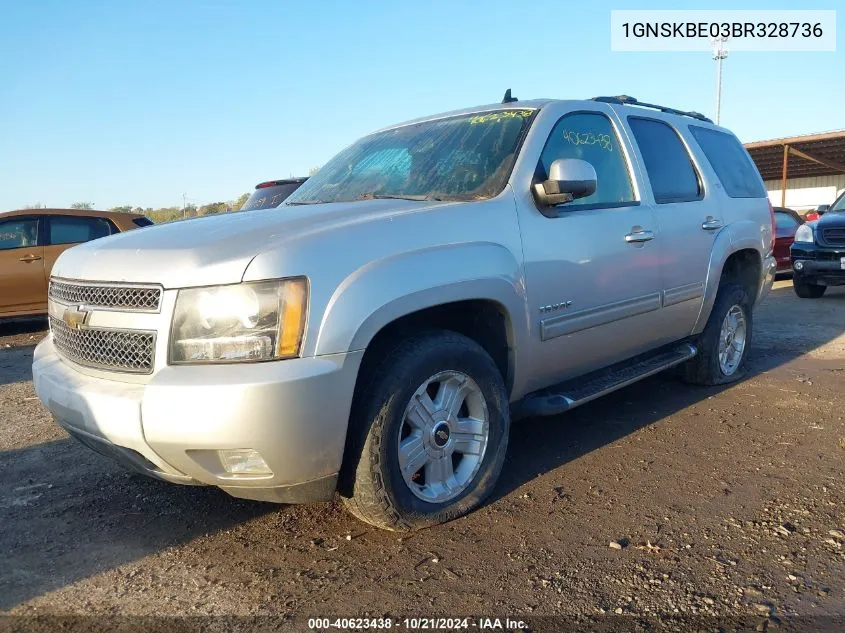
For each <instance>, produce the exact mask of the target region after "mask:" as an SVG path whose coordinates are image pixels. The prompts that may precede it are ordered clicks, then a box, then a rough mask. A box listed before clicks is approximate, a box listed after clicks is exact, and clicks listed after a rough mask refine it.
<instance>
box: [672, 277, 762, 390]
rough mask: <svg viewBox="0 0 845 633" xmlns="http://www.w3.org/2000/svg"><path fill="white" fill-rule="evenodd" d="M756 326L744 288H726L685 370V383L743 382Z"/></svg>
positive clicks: (730, 284) (719, 296) (735, 285)
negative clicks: (695, 352) (696, 350)
mask: <svg viewBox="0 0 845 633" xmlns="http://www.w3.org/2000/svg"><path fill="white" fill-rule="evenodd" d="M753 325H754V319H753V315H752V310H751V299H750V298H749V297H748V294H747V293H746V292H745V290H744V289H743V287H742V286H740V285H739V284H737V283H732V282H729V283H726V284H724V285H722V286H721V287H720V288H719V291H718V293H717V294H716V301H715V302H714V304H713V310H712V311H711V312H710V318H709V319H707V325H705V326H704V331H703V332H702V333H701V336H700V337H699V338H698V354H696V355H695V356H694V357H693V358H692V359H691V360H689V361H688V362H687V363H686V364H685V365H684V367H683V371H684V374H683V377H684V380H686V381H687V382H690V383H693V384H697V385H724V384H728V383H731V382H734V381H737V380H739V379H740V378H742V377H743V376H744V375H745V364H746V358H747V356H748V348H749V347H750V346H751V335H752V331H753Z"/></svg>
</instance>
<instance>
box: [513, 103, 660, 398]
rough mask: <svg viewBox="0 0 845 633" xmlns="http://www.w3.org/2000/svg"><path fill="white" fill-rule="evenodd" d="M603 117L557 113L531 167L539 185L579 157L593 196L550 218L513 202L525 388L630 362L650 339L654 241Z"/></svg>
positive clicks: (656, 304)
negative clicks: (521, 260)
mask: <svg viewBox="0 0 845 633" xmlns="http://www.w3.org/2000/svg"><path fill="white" fill-rule="evenodd" d="M597 107H601V106H597ZM611 116H612V113H611V112H605V111H603V110H599V109H597V110H595V111H592V110H591V111H577V112H571V113H568V114H564V115H563V116H562V117H561V118H560V119H559V120H558V121H557V123H556V124H555V125H554V127H553V129H552V131H551V133H550V135H549V137H548V140H547V141H546V145H545V147H544V149H543V150H542V154H541V157H540V162H539V165H538V166H537V173H536V176H535V181H537V182H539V181H542V180H544V179H545V178H546V177H547V174H548V169H549V166H550V165H551V163H552V162H553V161H554V160H557V159H559V158H577V159H581V160H585V161H587V162H589V163H590V164H591V165H592V166H593V167H594V168H595V170H596V174H597V189H596V192H595V193H594V194H592V195H590V196H588V197H585V198H581V199H579V200H574V201H572V202H569V203H566V204H563V205H559V206H558V207H557V210H558V214H557V216H556V217H551V218H550V217H547V216H546V215H543V214H541V213H540V211H539V210H538V208H537V207H536V205H533V204H530V203H528V202H526V201H528V200H529V198H525V197H520V196H517V199H518V200H522V201H523V202H522V203H518V204H520V205H521V206H522V207H523V208H520V209H519V214H520V225H521V231H522V237H523V248H524V252H525V276H526V284H527V294H528V303H529V310H530V315H529V317H530V319H531V322H532V325H535V326H536V327H535V328H533V334H534V335H533V337H532V350H531V358H532V371H531V376H532V378H530V379H529V380H528V385H527V388H528V389H529V390H530V389H532V388H534V389H536V388H540V387H543V386H546V384H548V383H550V382H556V381H559V380H564V379H566V378H570V377H573V376H577V375H580V374H583V373H585V372H588V371H590V370H593V369H597V368H599V367H603V366H605V365H608V364H611V363H613V362H616V361H620V360H624V359H626V358H629V357H631V356H634V355H636V354H638V353H640V352H643V351H646V350H647V349H649V348H650V347H653V346H654V344H655V340H656V338H657V337H659V336H660V334H659V332H656V331H655V329H656V328H655V327H654V326H655V323H656V321H657V320H658V318H659V317H657V315H658V314H659V312H660V305H661V303H660V258H659V252H658V248H659V241H660V237H661V236H660V235H659V233H658V231H657V227H656V225H655V221H654V216H653V210H652V208H651V207H650V206H649V205H643V204H640V201H639V196H638V195H637V191H638V189H639V188H638V187H635V186H634V183H635V182H636V178H635V176H634V172H633V170H632V168H631V161H630V157H629V155H628V152H627V151H626V148H625V146H624V145H623V144H622V143H620V140H619V134H618V133H617V129H616V126H615V124H614V122H613V121H612V119H611ZM543 383H546V384H543Z"/></svg>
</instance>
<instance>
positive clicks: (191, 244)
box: [33, 95, 775, 530]
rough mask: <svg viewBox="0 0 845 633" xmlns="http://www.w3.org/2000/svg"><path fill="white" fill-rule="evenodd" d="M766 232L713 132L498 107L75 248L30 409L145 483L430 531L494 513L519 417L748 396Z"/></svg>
mask: <svg viewBox="0 0 845 633" xmlns="http://www.w3.org/2000/svg"><path fill="white" fill-rule="evenodd" d="M508 97H509V95H508ZM773 236H774V231H773V217H772V214H771V207H770V205H769V203H768V200H767V197H766V190H765V189H764V187H763V183H762V181H761V179H760V176H759V174H758V173H757V171H756V169H755V168H754V165H753V163H752V162H751V160H750V158H749V156H748V155H747V153H746V152H745V150H744V149H743V147H742V145H741V144H740V143H739V142H738V141H737V139H736V137H735V136H734V135H733V134H731V133H730V132H728V131H727V130H724V129H722V128H720V127H717V126H715V125H713V124H712V123H711V122H710V121H709V120H708V119H706V118H704V117H703V116H701V115H699V114H696V113H688V112H680V111H677V110H672V109H670V108H664V107H660V106H651V105H649V104H643V103H639V102H637V101H635V100H634V99H631V98H629V97H611V98H596V99H592V100H586V101H550V100H537V101H527V102H516V101H515V100H514V99H510V98H506V100H505V101H504V102H503V103H501V104H497V105H490V106H483V107H477V108H470V109H467V110H462V111H458V112H451V113H448V114H442V115H438V116H434V117H428V118H425V119H420V120H416V121H411V122H409V123H404V124H401V125H396V126H393V127H389V128H386V129H384V130H381V131H379V132H376V133H375V134H372V135H370V136H367V137H365V138H363V139H361V140H359V141H358V142H356V143H354V144H352V145H351V146H349V147H348V148H346V149H345V150H343V151H342V152H341V153H340V154H338V155H337V156H336V157H335V158H333V159H332V160H331V161H329V162H328V163H327V164H326V165H325V166H323V168H322V169H320V171H319V172H318V173H317V174H316V175H315V176H313V177H312V178H310V179H309V180H308V182H306V183H305V184H304V185H302V187H301V188H300V189H298V190H297V191H296V192H295V193H294V194H293V195H292V196H291V197H290V198H288V199H287V200H286V202H285V204H283V205H282V206H281V207H280V208H279V209H276V210H274V211H273V212H272V213H268V212H266V211H264V212H246V213H240V214H233V215H228V216H227V215H223V216H214V217H204V218H198V219H194V220H189V221H186V222H178V223H174V224H170V225H162V226H155V227H150V228H148V229H146V230H144V231H133V232H130V233H125V234H120V235H115V236H112V237H108V238H105V239H102V240H98V241H96V242H93V243H91V244H86V245H83V246H78V247H75V248H73V249H71V250H69V251H67V252H66V253H64V254H63V255H62V256H61V258H60V259H59V260H58V261H57V262H56V265H55V268H54V269H53V278H52V281H51V284H50V291H49V296H50V305H49V313H50V329H51V335H50V336H48V337H47V338H46V339H45V340H44V341H43V342H42V343H41V344H40V345H39V346H38V348H37V350H36V352H35V361H34V366H33V374H34V377H35V386H36V390H37V393H38V396H39V397H40V399H41V401H42V402H43V403H44V405H45V406H46V407H47V408H48V409H50V411H51V412H52V413H53V414H54V416H55V418H56V421H57V422H58V423H59V424H60V425H61V426H62V427H64V428H65V429H66V430H67V431H68V433H70V434H71V435H73V436H74V437H76V438H78V439H79V440H80V441H81V442H83V443H84V444H86V445H87V446H89V447H90V448H92V449H94V450H96V451H98V452H100V453H103V454H106V455H108V456H111V457H113V458H116V459H117V460H119V461H120V462H122V463H123V464H125V465H127V466H129V467H131V468H134V469H136V470H138V471H140V472H143V473H145V474H148V475H151V476H153V477H157V478H159V479H164V480H166V481H170V482H174V483H181V484H206V485H214V486H219V487H220V488H222V489H223V490H225V491H226V492H228V493H230V494H232V495H234V496H236V497H242V498H247V499H258V500H264V501H276V502H283V503H295V502H307V501H316V500H329V499H331V498H332V497H333V495H334V494H335V492H336V491H337V492H339V493H340V495H341V497H342V498H343V500H344V502H345V503H346V505H347V506H348V507H349V509H350V510H351V511H352V512H353V513H354V514H355V515H356V516H358V517H360V518H361V519H363V520H364V521H367V522H369V523H372V524H374V525H376V526H379V527H382V528H386V529H396V530H408V529H416V528H420V527H424V526H429V525H432V524H436V523H439V522H442V521H447V520H449V519H453V518H455V517H457V516H460V515H462V514H464V513H466V512H468V511H470V510H472V509H473V508H475V507H477V506H478V505H479V504H480V503H482V502H483V500H484V499H485V497H487V496H488V495H489V494H490V493H491V491H492V490H493V488H494V486H495V484H496V480H497V478H498V477H499V473H500V471H501V469H502V463H503V461H504V458H505V452H506V449H507V445H508V433H509V430H510V424H511V420H512V419H516V418H518V417H521V416H551V415H557V414H560V413H562V412H564V411H567V410H569V409H571V408H573V407H576V406H578V405H580V404H583V403H585V402H588V401H590V400H592V399H594V398H597V397H599V396H601V395H603V394H605V393H608V392H611V391H613V390H615V389H618V388H620V387H622V386H624V385H627V384H630V383H632V382H634V381H636V380H639V379H640V378H643V377H645V376H649V375H651V374H654V373H656V372H658V371H661V370H664V369H666V368H669V367H673V366H680V368H681V371H682V373H683V376H685V378H686V379H687V380H689V381H692V382H695V383H700V384H718V383H727V382H730V381H733V380H736V379H738V378H739V377H740V376H742V374H743V370H744V366H745V360H746V355H747V351H748V348H749V343H750V341H751V334H752V325H753V310H754V307H755V305H757V303H758V302H759V301H760V300H761V299H762V298H763V297H764V296H765V295H766V293H767V292H768V291H769V288H770V287H771V283H772V280H773V276H774V271H775V261H774V259H773V257H772V240H773Z"/></svg>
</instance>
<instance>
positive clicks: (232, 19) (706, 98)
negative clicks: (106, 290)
mask: <svg viewBox="0 0 845 633" xmlns="http://www.w3.org/2000/svg"><path fill="white" fill-rule="evenodd" d="M840 2H841V0H835V1H829V0H818V1H815V2H813V4H812V6H811V7H805V6H803V3H799V2H795V1H794V0H793V2H792V3H790V2H780V1H777V0H772V1H769V2H744V3H743V2H738V3H734V4H728V3H725V4H717V5H715V7H710V6H707V7H706V8H726V9H727V8H730V9H754V8H761V9H799V8H813V9H836V8H839V9H840V11H839V13H838V15H837V32H838V33H839V34H840V35H839V37H838V40H839V41H838V50H837V52H814V53H810V52H800V53H799V52H780V53H761V52H741V53H740V52H735V53H733V54H731V55H730V57H729V58H728V59H727V60H726V62H725V64H724V75H723V93H722V95H723V96H722V125H725V126H726V127H729V128H731V129H732V130H733V131H734V132H735V133H736V134H737V135H738V136H739V137H740V139H742V140H743V141H753V140H762V139H769V138H776V137H782V136H788V135H794V134H802V133H812V132H820V131H827V130H832V129H841V128H845V73H843V70H844V69H845V43H844V42H843V36H842V35H841V33H845V24H844V23H843V20H845V17H843V16H845V7H843V6H842V5H840ZM837 5H840V6H837ZM669 8H682V5H681V4H680V3H678V4H673V3H671V2H662V3H660V2H652V3H649V2H647V0H641V1H640V2H628V1H625V0H616V1H615V2H606V1H605V0H590V1H589V2H571V1H565V0H557V1H547V0H534V1H532V2H518V1H515V0H509V1H501V2H500V1H498V0H487V1H484V2H480V1H474V0H466V1H464V0H461V1H458V0H451V1H440V0H428V1H427V2H409V1H403V0H389V1H381V0H360V1H359V2H341V1H339V0H323V2H318V3H294V2H286V1H283V0H267V1H264V0H241V1H240V2H235V1H223V0H218V1H209V0H207V1H205V2H198V1H197V2H195V1H192V0H180V1H179V2H173V1H171V0H164V1H160V0H148V1H145V2H115V1H114V0H108V1H98V0H75V1H74V2H67V1H64V0H52V1H51V0H30V1H27V2H15V1H13V0H0V24H3V37H2V38H0V210H9V209H15V208H20V207H23V206H26V205H33V204H39V203H40V204H46V205H47V206H68V205H70V204H71V203H73V202H82V201H86V202H93V203H94V205H95V207H96V208H109V207H113V206H118V205H127V204H131V205H133V206H142V207H161V206H180V205H181V204H182V197H183V195H185V196H186V197H187V200H188V202H192V203H194V204H204V203H207V202H215V201H220V200H231V199H234V198H237V197H238V196H239V195H240V194H241V193H244V192H247V191H251V190H252V189H253V187H254V186H255V185H256V184H257V183H258V182H260V181H262V180H270V179H275V178H285V177H289V176H291V175H305V174H307V172H308V169H309V168H311V167H315V166H319V165H322V164H323V163H325V162H326V161H327V160H328V159H329V158H331V156H333V155H334V154H335V153H336V152H338V151H339V150H341V149H342V148H343V147H345V146H346V145H348V144H349V143H351V142H353V141H354V140H355V139H357V138H360V137H361V136H363V135H365V134H367V133H369V132H371V131H373V130H376V129H378V128H381V127H384V126H386V125H389V124H392V123H397V122H400V121H404V120H407V119H411V118H415V117H418V116H424V115H427V114H435V113H438V112H443V111H448V110H453V109H457V108H462V107H466V106H472V105H481V104H486V103H497V102H499V101H500V100H501V98H502V95H503V93H504V91H505V89H506V88H511V89H512V90H513V94H514V95H515V96H517V97H519V98H522V99H529V98H540V97H549V98H570V99H571V98H589V97H593V96H596V95H617V94H629V95H633V96H635V97H637V98H638V99H640V100H642V101H650V102H653V103H660V104H665V105H669V106H672V107H677V108H681V109H686V110H697V111H699V112H703V113H704V114H707V115H710V116H712V115H713V112H714V108H715V77H716V71H715V64H714V62H713V61H712V59H711V58H710V55H709V54H708V53H706V52H701V53H666V52H658V53H654V52H652V53H641V52H637V53H632V52H628V53H626V52H611V50H610V10H611V9H669ZM685 8H703V7H700V6H694V5H688V6H687V7H685Z"/></svg>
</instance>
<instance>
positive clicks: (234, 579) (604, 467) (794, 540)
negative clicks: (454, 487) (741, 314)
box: [0, 281, 845, 624]
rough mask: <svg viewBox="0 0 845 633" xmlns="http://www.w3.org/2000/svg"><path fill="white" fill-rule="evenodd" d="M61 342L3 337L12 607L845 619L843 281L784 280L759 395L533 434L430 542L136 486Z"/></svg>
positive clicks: (675, 385) (669, 386) (634, 391)
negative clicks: (800, 288)
mask: <svg viewBox="0 0 845 633" xmlns="http://www.w3.org/2000/svg"><path fill="white" fill-rule="evenodd" d="M43 328H44V323H43V321H30V322H18V323H12V324H6V325H3V326H0V474H1V475H2V476H0V493H1V494H0V550H1V551H2V554H1V555H0V556H2V558H1V559H0V560H2V563H0V612H5V613H7V614H103V615H115V614H174V615H176V614H242V615H260V614H276V615H278V614H284V613H296V614H300V615H302V614H305V615H321V616H322V615H327V614H332V615H338V616H361V615H365V614H366V615H374V616H378V615H383V614H390V615H393V616H401V617H404V616H433V615H459V614H462V615H470V614H476V615H478V614H482V615H485V614H486V615H497V616H500V617H504V616H505V615H511V616H513V615H520V614H522V615H535V616H536V615H547V614H566V615H576V616H577V615H598V614H604V613H607V614H611V615H612V614H614V613H621V614H637V615H640V616H649V615H659V616H667V615H672V614H699V615H700V614H715V615H737V614H745V615H754V616H755V617H762V618H765V617H767V616H770V615H771V616H772V618H771V619H770V620H769V622H770V623H771V624H776V623H777V622H778V619H780V620H781V621H783V619H784V618H785V617H786V616H790V615H795V614H800V615H804V616H817V615H826V616H830V615H839V616H842V615H845V512H843V502H845V481H843V474H845V421H843V415H845V392H844V391H843V388H842V385H843V380H845V289H841V290H838V291H833V292H830V293H829V294H828V295H827V296H825V297H824V298H823V299H821V300H818V301H802V300H799V299H797V298H795V296H794V294H793V292H792V288H791V283H790V282H788V281H787V282H778V284H777V285H776V288H775V290H774V291H773V294H772V295H771V296H770V298H769V299H768V300H767V302H766V303H765V304H764V305H763V307H762V308H761V309H760V311H759V312H758V314H757V318H756V322H755V336H754V344H753V350H752V360H751V373H750V376H749V377H748V378H747V379H746V380H745V381H744V382H741V383H739V384H736V385H733V386H731V387H729V388H725V389H720V388H711V389H702V388H694V387H690V386H686V385H683V384H681V383H679V382H676V381H675V380H674V379H673V378H671V377H667V376H660V377H657V378H654V379H650V380H648V381H646V382H643V383H640V384H637V385H634V386H632V387H629V388H627V389H624V390H622V391H620V392H618V393H616V394H614V395H611V396H609V397H606V398H604V399H603V400H600V401H597V402H594V403H592V404H590V405H587V406H584V407H582V408H580V409H578V410H576V411H574V412H572V413H570V414H568V415H566V416H562V417H560V418H559V419H536V420H528V421H525V422H524V423H521V424H520V425H519V426H517V427H516V428H515V429H514V431H513V437H512V440H511V446H510V452H509V457H508V461H507V463H506V465H505V469H504V473H503V476H502V480H501V483H500V485H499V486H498V489H497V491H496V493H495V495H494V498H493V499H492V500H491V501H490V502H489V503H488V504H487V505H486V507H484V508H483V509H481V510H480V511H478V512H475V513H474V514H472V515H471V516H468V517H465V518H463V519H461V520H458V521H455V522H453V523H451V524H448V525H444V526H440V527H438V528H434V529H430V530H427V531H424V532H421V533H417V534H415V535H413V536H410V537H408V536H405V537H402V536H400V535H397V534H392V533H387V532H381V531H378V530H375V529H370V528H369V527H367V526H366V525H363V524H361V523H358V522H357V521H355V520H354V519H352V518H351V517H350V516H348V515H347V514H346V513H345V512H344V511H343V509H342V508H341V507H340V505H339V504H337V503H332V504H318V505H311V506H287V507H280V506H274V505H269V504H261V503H253V502H246V501H239V500H235V499H232V498H230V497H228V496H227V495H226V494H225V493H222V492H219V491H217V490H212V489H206V488H186V487H179V486H174V485H169V484H165V483H159V482H156V481H153V480H147V479H145V478H143V477H140V476H136V475H131V474H127V473H125V472H123V471H122V470H121V469H120V468H119V467H117V466H116V465H113V464H112V463H111V462H109V461H107V460H106V459H104V458H101V457H99V456H98V455H96V454H94V453H92V452H91V451H89V450H88V449H86V448H84V447H83V446H82V445H80V444H78V443H76V442H75V441H73V440H71V439H69V438H68V437H67V436H66V435H65V433H64V432H63V431H61V430H59V429H58V428H57V427H56V426H54V425H53V424H52V422H51V420H50V418H49V416H48V415H47V413H46V411H45V410H44V409H43V408H42V407H41V405H40V404H39V402H38V400H37V399H36V398H35V394H34V391H33V387H32V382H31V371H30V363H31V356H32V351H33V348H34V345H35V343H36V342H37V341H38V340H39V339H40V338H41V337H42V336H43V334H44V332H43ZM611 543H618V544H619V545H620V546H621V548H617V547H611V546H610V544H611Z"/></svg>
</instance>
